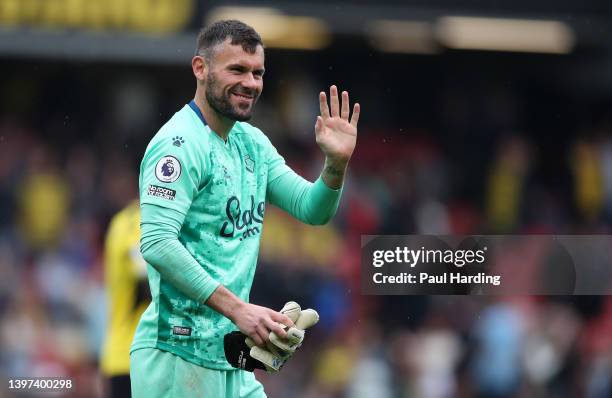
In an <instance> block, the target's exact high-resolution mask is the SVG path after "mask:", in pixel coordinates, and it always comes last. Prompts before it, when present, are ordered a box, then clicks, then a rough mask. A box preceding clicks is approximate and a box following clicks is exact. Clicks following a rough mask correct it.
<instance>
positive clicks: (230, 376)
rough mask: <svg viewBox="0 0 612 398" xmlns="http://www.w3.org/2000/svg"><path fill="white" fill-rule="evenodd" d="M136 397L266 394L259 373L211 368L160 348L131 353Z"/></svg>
mask: <svg viewBox="0 0 612 398" xmlns="http://www.w3.org/2000/svg"><path fill="white" fill-rule="evenodd" d="M130 378H131V381H132V397H133V398H145V397H146V398H157V397H159V398H162V397H163V398H173V397H177V398H186V397H194V398H199V397H202V398H203V397H206V398H217V397H219V398H224V397H226V398H265V397H266V394H265V393H264V390H263V386H262V385H261V383H260V382H258V381H257V380H256V379H255V375H254V374H253V373H251V372H246V371H244V370H239V369H236V370H215V369H207V368H203V367H201V366H198V365H196V364H193V363H191V362H187V361H185V360H184V359H182V358H180V357H178V356H176V355H174V354H172V353H169V352H166V351H162V350H158V349H156V348H142V349H139V350H136V351H134V352H132V354H131V355H130Z"/></svg>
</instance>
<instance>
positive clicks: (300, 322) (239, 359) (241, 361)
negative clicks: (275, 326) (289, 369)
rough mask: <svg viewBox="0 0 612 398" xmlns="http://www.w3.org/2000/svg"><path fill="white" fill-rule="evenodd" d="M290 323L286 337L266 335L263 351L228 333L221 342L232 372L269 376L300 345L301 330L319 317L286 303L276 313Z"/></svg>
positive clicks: (291, 303)
mask: <svg viewBox="0 0 612 398" xmlns="http://www.w3.org/2000/svg"><path fill="white" fill-rule="evenodd" d="M280 312H281V313H282V314H285V315H287V316H288V317H289V318H290V319H291V320H292V321H293V323H294V326H292V327H290V328H288V327H287V326H285V325H281V326H282V327H283V328H284V329H285V330H286V331H287V337H285V338H281V337H279V336H278V335H276V333H274V332H270V336H269V341H268V342H267V344H266V348H262V347H258V346H256V345H255V343H254V342H253V340H251V338H249V337H247V336H245V335H244V334H242V333H241V332H232V333H229V334H227V335H226V336H225V338H224V348H225V357H226V359H227V361H228V362H229V363H230V364H231V365H232V366H233V367H235V368H239V369H244V370H247V371H250V372H252V371H253V370H254V369H265V370H267V371H268V372H270V373H274V372H278V371H279V370H280V368H281V367H282V366H283V365H284V364H285V362H287V360H288V359H289V358H291V356H292V355H293V353H294V352H295V350H296V349H297V348H299V347H300V346H301V344H302V342H303V341H304V330H306V329H308V328H310V327H312V326H314V325H315V324H316V323H317V322H318V321H319V314H317V312H316V311H315V310H313V309H307V310H304V311H302V310H301V308H300V306H299V304H297V303H296V302H294V301H290V302H288V303H287V304H285V306H284V307H283V309H282V310H281V311H280Z"/></svg>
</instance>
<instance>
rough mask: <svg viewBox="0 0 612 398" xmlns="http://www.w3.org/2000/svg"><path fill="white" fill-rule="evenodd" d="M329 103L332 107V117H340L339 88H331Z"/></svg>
mask: <svg viewBox="0 0 612 398" xmlns="http://www.w3.org/2000/svg"><path fill="white" fill-rule="evenodd" d="M329 97H330V98H329V103H330V107H331V117H338V116H340V102H339V100H338V87H336V86H331V87H330V88H329Z"/></svg>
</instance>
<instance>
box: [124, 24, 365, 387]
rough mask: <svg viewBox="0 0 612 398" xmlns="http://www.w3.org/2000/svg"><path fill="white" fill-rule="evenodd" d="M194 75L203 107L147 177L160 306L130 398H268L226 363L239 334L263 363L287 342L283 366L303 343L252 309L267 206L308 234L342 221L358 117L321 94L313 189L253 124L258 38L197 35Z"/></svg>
mask: <svg viewBox="0 0 612 398" xmlns="http://www.w3.org/2000/svg"><path fill="white" fill-rule="evenodd" d="M191 66H192V70H193V74H194V76H195V78H196V81H197V86H196V92H195V98H194V99H193V100H192V101H191V102H190V103H189V104H187V105H185V106H184V107H183V108H182V109H180V110H179V111H178V112H176V113H175V114H174V116H173V117H172V118H171V119H170V120H169V121H168V122H167V123H166V124H165V125H164V126H163V127H162V128H161V129H160V130H159V132H158V133H157V134H156V135H155V136H154V137H153V139H152V140H151V142H150V143H149V145H148V147H147V149H146V152H145V155H144V158H143V160H142V163H141V168H140V181H139V182H140V202H141V234H142V235H141V251H142V254H143V256H144V258H145V260H146V261H147V263H148V264H149V266H148V276H149V284H150V288H151V295H152V303H151V305H150V306H149V307H148V308H147V310H146V311H145V313H144V314H143V316H142V318H141V320H140V323H139V325H138V327H137V329H136V333H135V336H134V341H133V343H132V347H131V370H130V373H131V380H132V393H133V395H134V396H135V397H145V396H146V397H170V396H185V397H224V396H226V397H265V393H264V391H263V387H262V385H261V384H260V383H259V382H258V381H257V380H255V377H254V375H253V373H252V372H245V371H244V370H240V369H235V368H234V367H232V365H230V364H229V363H228V358H226V355H225V352H224V338H225V336H226V335H230V334H231V332H233V331H235V330H236V329H239V330H240V331H241V332H242V333H243V334H244V335H245V336H248V338H249V342H250V343H251V344H250V346H251V345H253V346H254V347H257V348H256V349H255V350H254V351H256V352H259V354H262V351H263V353H264V354H265V352H267V351H266V347H267V344H270V342H269V339H270V334H271V332H274V334H275V335H276V337H278V338H279V339H281V340H282V339H285V340H286V341H290V342H291V345H290V347H289V348H290V350H281V351H282V352H281V353H280V355H278V356H277V357H278V358H281V359H282V360H285V359H286V358H287V354H288V353H289V354H290V352H291V350H293V349H294V348H295V347H296V344H299V342H300V341H301V338H300V336H299V328H293V329H288V328H289V327H291V326H293V321H292V319H291V318H290V317H289V316H288V315H287V314H283V313H280V312H276V311H273V310H271V309H268V308H264V307H260V306H257V305H254V304H250V303H249V302H248V298H249V292H250V288H251V284H252V281H253V275H254V273H255V266H256V262H257V254H258V249H259V240H260V236H261V230H262V223H263V216H264V209H265V203H266V201H267V202H269V203H271V204H274V205H276V206H278V207H280V208H282V209H284V210H285V211H287V212H289V213H290V214H292V215H293V216H294V217H296V218H298V219H299V220H301V221H303V222H305V223H308V224H324V223H326V222H327V221H328V220H329V219H330V218H331V217H332V216H333V215H334V213H335V212H336V209H337V207H338V202H339V199H340V193H341V187H342V183H343V180H344V175H345V172H346V168H347V164H348V161H349V159H350V157H351V155H352V153H353V150H354V148H355V143H356V138H357V121H358V118H359V105H358V104H355V105H354V107H353V109H352V116H351V117H350V118H349V116H350V115H349V113H350V107H349V98H348V93H347V92H342V94H340V95H339V93H338V90H337V88H336V87H335V86H331V88H330V92H329V95H330V98H329V103H328V98H327V94H326V93H325V92H321V93H320V94H319V103H320V112H321V114H320V116H318V117H317V120H316V124H315V136H316V142H317V144H318V145H319V147H320V148H321V150H322V151H323V153H324V155H325V165H324V167H323V171H322V173H321V176H320V178H318V179H317V180H316V181H315V182H314V183H310V182H308V181H306V180H304V179H303V178H301V177H300V176H299V175H297V174H296V173H295V172H293V171H292V170H291V169H290V168H289V167H288V166H287V165H286V164H285V161H284V159H283V158H282V156H280V155H279V154H278V152H277V151H276V149H275V148H274V146H273V145H272V144H271V142H270V141H269V140H268V138H267V137H266V136H265V135H264V134H263V133H262V132H261V131H260V130H259V129H257V128H255V127H253V126H251V125H250V124H248V123H245V121H247V120H249V119H250V117H251V113H252V111H253V106H254V105H255V103H256V101H257V98H258V97H259V95H260V94H261V92H262V89H263V75H264V48H263V43H262V41H261V38H260V36H259V35H258V34H257V32H255V31H254V30H253V29H252V28H251V27H249V26H247V25H245V24H244V23H242V22H239V21H234V20H227V21H220V22H217V23H214V24H212V25H211V26H209V27H207V28H205V29H203V30H202V31H201V32H200V34H199V36H198V41H197V49H196V53H195V56H194V57H193V58H192V61H191ZM339 97H341V98H339ZM295 319H297V318H295ZM297 320H298V322H297V323H299V319H297ZM297 326H299V325H296V327H297ZM296 331H297V332H296ZM288 332H289V333H288ZM296 333H297V334H296ZM302 337H303V335H302ZM277 340H278V339H277ZM258 350H259V351H258ZM273 356H274V355H273ZM260 358H263V356H262V355H260ZM243 359H244V358H243ZM276 365H278V363H277V364H276ZM270 368H271V369H274V367H270Z"/></svg>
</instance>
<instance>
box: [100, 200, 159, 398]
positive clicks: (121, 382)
mask: <svg viewBox="0 0 612 398" xmlns="http://www.w3.org/2000/svg"><path fill="white" fill-rule="evenodd" d="M104 266H105V284H106V292H107V297H108V323H107V325H108V327H107V331H106V339H105V342H104V347H103V349H102V357H101V361H100V362H101V364H100V366H101V370H102V373H103V374H104V375H105V376H106V377H108V378H109V384H110V386H109V388H110V390H109V396H110V397H113V398H117V397H130V396H131V392H130V344H132V338H133V337H134V330H135V329H136V325H137V324H138V320H139V319H140V316H141V315H142V313H143V311H144V310H145V309H146V308H147V306H148V305H149V302H150V301H151V298H150V293H149V285H148V280H147V268H146V264H145V262H144V259H143V258H142V255H141V254H140V208H139V206H138V201H133V202H132V203H130V204H129V205H128V206H127V207H125V208H124V209H123V210H121V211H120V212H119V213H117V214H116V215H115V216H114V217H113V219H112V220H111V223H110V226H109V229H108V233H107V236H106V244H105V248H104Z"/></svg>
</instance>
